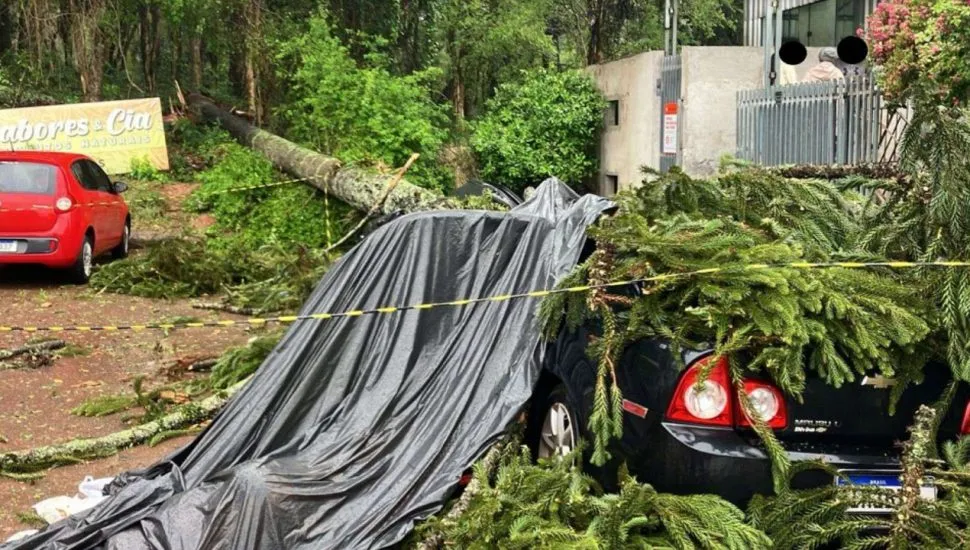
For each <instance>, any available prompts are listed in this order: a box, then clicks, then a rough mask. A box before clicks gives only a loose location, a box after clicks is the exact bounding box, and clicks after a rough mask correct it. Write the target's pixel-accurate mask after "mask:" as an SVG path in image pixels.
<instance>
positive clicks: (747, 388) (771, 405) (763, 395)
mask: <svg viewBox="0 0 970 550" xmlns="http://www.w3.org/2000/svg"><path fill="white" fill-rule="evenodd" d="M744 393H745V394H746V395H747V396H748V403H749V404H750V406H751V412H752V413H753V414H756V415H758V418H760V419H761V420H762V421H763V422H764V423H765V424H767V425H768V427H769V428H773V429H783V428H784V427H785V426H787V425H788V411H787V410H786V408H785V396H783V395H782V394H781V390H779V389H778V388H776V387H774V386H772V385H771V384H768V383H767V382H762V381H760V380H745V381H744ZM738 411H739V412H740V414H738V424H740V425H742V426H750V425H751V420H750V419H749V418H748V415H747V414H745V412H744V411H743V409H742V407H741V404H740V403H738Z"/></svg>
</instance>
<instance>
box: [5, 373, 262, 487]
mask: <svg viewBox="0 0 970 550" xmlns="http://www.w3.org/2000/svg"><path fill="white" fill-rule="evenodd" d="M247 382H249V378H247V379H245V380H243V381H241V382H239V383H237V384H235V385H234V386H231V387H229V388H228V389H226V390H224V391H222V392H219V393H217V394H215V395H212V396H209V397H207V398H205V399H203V400H202V401H200V402H198V403H190V404H187V405H182V406H181V407H179V408H178V409H177V410H176V411H174V412H172V413H170V414H167V415H165V416H163V417H162V418H159V419H158V420H155V421H152V422H147V423H145V424H142V425H140V426H135V427H134V428H131V429H128V430H123V431H120V432H115V433H113V434H110V435H106V436H104V437H94V438H89V439H75V440H73V441H68V442H66V443H59V444H56V445H49V446H47V447H39V448H36V449H27V450H24V451H14V452H10V453H3V454H0V473H6V474H14V475H16V474H19V473H30V472H37V471H39V470H43V469H46V468H51V467H55V466H60V465H64V464H72V463H75V462H77V461H80V460H86V459H89V458H101V457H105V456H110V455H113V454H115V453H117V452H118V451H119V450H121V449H126V448H128V447H132V446H135V445H141V444H143V443H147V442H148V441H150V440H151V439H152V438H153V437H154V436H156V435H158V434H161V433H163V432H167V431H170V430H179V429H182V428H185V427H187V426H191V425H193V424H198V423H199V422H202V421H203V420H207V419H209V418H212V417H213V416H215V414H216V413H217V412H218V411H219V409H221V408H222V406H223V405H224V404H225V403H226V401H228V400H229V399H230V398H231V397H232V396H233V395H235V394H236V393H237V392H238V391H239V390H240V389H242V387H243V386H245V385H246V383H247Z"/></svg>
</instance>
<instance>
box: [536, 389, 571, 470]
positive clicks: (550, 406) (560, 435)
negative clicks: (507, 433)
mask: <svg viewBox="0 0 970 550" xmlns="http://www.w3.org/2000/svg"><path fill="white" fill-rule="evenodd" d="M537 397H538V398H539V399H538V401H537V402H536V405H537V406H534V407H533V408H532V418H530V420H529V424H530V430H529V431H530V434H529V435H530V437H529V440H530V443H531V446H532V450H533V455H534V456H535V457H536V458H539V459H550V458H561V457H563V456H566V455H568V454H569V453H571V452H572V451H574V450H575V449H576V447H577V446H578V444H579V434H580V426H579V416H578V415H577V414H576V410H575V409H574V408H573V406H572V405H571V404H570V402H569V399H568V395H567V393H566V387H565V386H563V385H562V384H560V385H557V386H555V387H553V388H552V389H551V390H550V391H549V392H548V393H547V394H546V395H545V396H537Z"/></svg>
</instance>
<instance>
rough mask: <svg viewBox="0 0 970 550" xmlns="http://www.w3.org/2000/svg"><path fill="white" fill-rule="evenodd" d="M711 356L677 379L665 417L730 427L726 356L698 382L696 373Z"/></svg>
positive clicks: (729, 398)
mask: <svg viewBox="0 0 970 550" xmlns="http://www.w3.org/2000/svg"><path fill="white" fill-rule="evenodd" d="M710 360H711V357H710V356H708V357H705V358H703V359H701V360H699V361H698V362H696V363H695V364H693V365H691V367H690V368H689V369H687V372H685V373H684V375H683V376H681V378H680V382H679V383H678V384H677V389H676V390H675V391H674V396H673V399H671V400H670V405H669V406H668V407H667V419H668V420H676V421H679V422H691V423H693V424H708V425H712V426H731V425H732V424H733V423H734V422H733V420H734V419H733V412H732V411H733V408H732V407H731V401H732V399H731V386H730V384H729V382H728V369H727V359H725V358H721V359H720V360H719V361H718V362H717V364H716V365H714V366H713V367H712V368H711V371H710V373H709V374H708V376H707V378H706V379H705V380H704V381H703V382H702V383H701V384H698V383H697V381H698V376H699V375H700V373H701V371H702V370H703V369H704V368H705V367H706V366H707V364H708V363H709V361H710Z"/></svg>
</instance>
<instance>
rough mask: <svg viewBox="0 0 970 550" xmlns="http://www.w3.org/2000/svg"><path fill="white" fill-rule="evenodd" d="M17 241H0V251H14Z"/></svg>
mask: <svg viewBox="0 0 970 550" xmlns="http://www.w3.org/2000/svg"><path fill="white" fill-rule="evenodd" d="M16 251H17V241H0V252H16Z"/></svg>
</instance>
